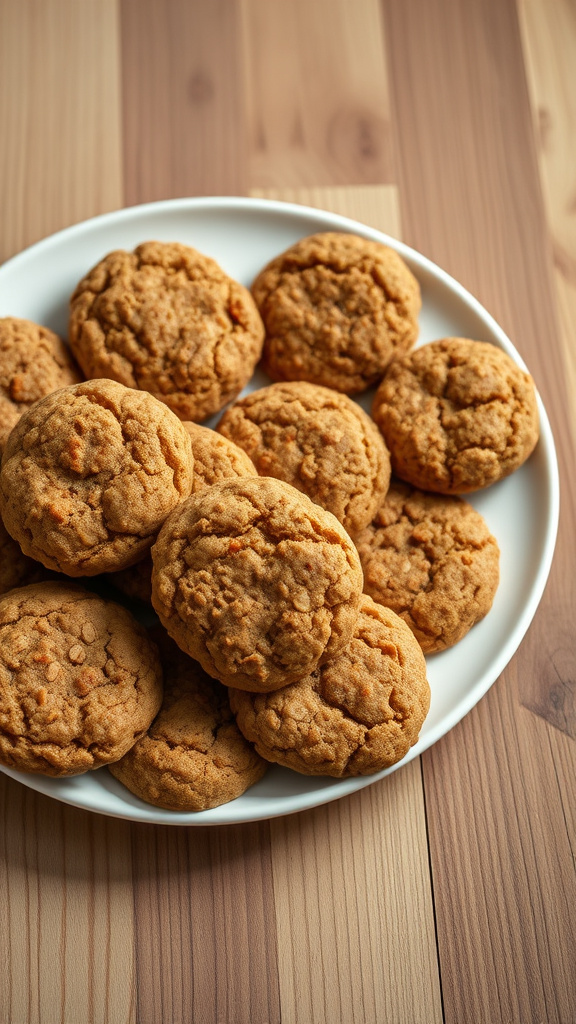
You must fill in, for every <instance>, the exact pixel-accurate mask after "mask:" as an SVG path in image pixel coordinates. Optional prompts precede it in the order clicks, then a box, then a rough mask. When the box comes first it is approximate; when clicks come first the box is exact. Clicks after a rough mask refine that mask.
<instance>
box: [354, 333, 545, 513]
mask: <svg viewBox="0 0 576 1024" xmlns="http://www.w3.org/2000/svg"><path fill="white" fill-rule="evenodd" d="M372 415H373V417H374V419H375V420H376V423H377V424H378V426H379V427H380V430H381V431H382V433H383V435H384V439H385V441H386V444H387V445H388V448H389V449H390V456H391V459H392V471H393V473H395V474H396V476H399V477H400V478H401V479H402V480H406V481H407V482H408V483H411V484H413V485H414V486H415V487H421V488H422V489H423V490H426V491H438V492H439V493H441V494H466V493H467V492H470V491H476V490H479V489H480V488H482V487H488V486H489V485H490V484H493V483H496V481H497V480H501V479H502V478H503V477H505V476H508V475H509V474H510V473H513V472H514V470H516V469H518V467H519V466H521V465H522V463H523V462H524V461H525V460H526V459H527V458H528V456H529V455H530V454H531V453H532V451H533V450H534V448H535V446H536V442H537V441H538V430H539V427H538V407H537V402H536V391H535V388H534V383H533V381H532V378H531V377H530V375H529V374H528V373H525V372H524V370H521V369H520V367H519V366H517V365H516V363H515V362H514V361H513V360H512V359H511V358H510V356H509V355H507V353H506V352H503V351H502V349H499V348H497V347H496V346H495V345H491V344H489V343H488V342H480V341H470V340H469V339H467V338H443V339H442V340H440V341H433V342H431V343H430V344H428V345H424V346H423V347H422V348H420V349H417V350H416V351H415V352H413V353H412V354H411V355H409V356H406V357H405V358H404V359H399V360H395V361H394V362H393V363H391V364H390V367H389V368H388V371H387V373H386V376H385V377H384V379H383V381H382V383H381V384H380V387H379V388H378V391H377V392H376V396H375V398H374V405H373V410H372Z"/></svg>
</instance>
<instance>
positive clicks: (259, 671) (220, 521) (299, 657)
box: [152, 477, 362, 691]
mask: <svg viewBox="0 0 576 1024" xmlns="http://www.w3.org/2000/svg"><path fill="white" fill-rule="evenodd" d="M152 560H153V563H154V568H153V572H152V603H153V605H154V608H155V609H156V611H157V612H158V615H159V616H160V619H161V621H162V623H163V625H164V626H165V627H166V629H167V630H168V632H169V633H170V635H171V636H172V637H173V639H174V640H176V642H177V644H178V645H179V646H180V647H181V648H182V650H184V651H186V652H187V653H188V654H189V655H190V656H191V657H193V658H195V659H196V660H197V661H199V662H200V664H201V665H202V667H203V668H204V670H205V671H206V672H208V674H209V675H211V676H213V677H214V678H215V679H219V680H220V681H221V682H223V683H225V684H227V685H229V686H237V687H239V688H241V689H246V690H255V691H268V690H274V689H277V688H278V687H279V686H285V685H286V684H287V683H289V682H292V681H293V680H295V679H299V678H301V677H302V676H303V675H305V674H306V673H307V672H311V671H313V670H314V669H315V668H316V667H317V665H318V664H319V663H320V662H322V661H325V660H327V659H328V658H330V657H334V656H335V655H336V654H337V653H338V652H339V651H340V650H341V649H342V648H343V647H344V646H345V645H346V644H347V643H348V641H349V640H350V638H351V636H352V633H353V631H354V627H355V625H356V619H357V616H358V605H359V601H360V596H361V593H362V571H361V569H360V561H359V558H358V554H357V552H356V549H355V548H354V545H353V544H352V542H351V540H350V538H349V537H348V534H347V533H346V531H345V530H344V528H343V527H342V526H341V525H340V523H339V522H338V520H337V519H336V518H335V517H334V516H333V515H332V514H331V513H330V512H326V511H325V510H324V509H322V508H320V506H319V505H315V504H314V503H313V502H312V501H310V499H309V498H308V497H306V495H304V494H300V492H299V491H297V490H295V489H294V488H293V487H291V486H290V484H286V483H284V482H283V481H282V480H272V479H270V478H265V477H254V478H246V479H244V480H230V481H227V482H225V483H222V484H216V485H215V486H214V487H208V488H206V490H204V491H202V492H201V493H200V494H197V495H196V496H195V497H192V498H189V499H188V500H187V501H184V502H182V504H181V505H180V506H179V507H178V508H177V509H175V510H174V512H173V513H172V515H170V516H169V517H168V519H167V520H166V523H165V524H164V527H163V528H162V530H161V531H160V534H159V536H158V540H157V541H156V544H155V545H154V547H153V549H152Z"/></svg>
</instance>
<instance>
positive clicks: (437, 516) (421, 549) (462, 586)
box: [355, 481, 500, 654]
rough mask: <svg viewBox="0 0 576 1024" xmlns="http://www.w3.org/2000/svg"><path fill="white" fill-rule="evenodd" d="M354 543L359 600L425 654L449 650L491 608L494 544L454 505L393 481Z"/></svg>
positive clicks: (481, 524) (474, 516) (475, 517)
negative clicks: (391, 620)
mask: <svg viewBox="0 0 576 1024" xmlns="http://www.w3.org/2000/svg"><path fill="white" fill-rule="evenodd" d="M355 542H356V546H357V548H358V553H359V555H360V561H361V562H362V568H363V570H364V589H365V591H366V593H368V594H370V595H371V596H372V597H373V598H374V600H375V601H378V602H380V603H381V604H383V605H386V606H387V607H389V608H392V609H393V610H394V611H395V612H396V613H397V614H398V615H399V616H400V617H401V618H402V619H403V620H404V621H405V622H406V624H407V625H408V626H409V627H410V629H411V630H412V632H413V633H414V635H415V637H416V639H417V640H418V642H419V644H420V645H421V647H422V650H423V651H425V652H426V653H427V654H431V653H433V652H434V651H443V650H445V648H447V647H451V646H453V644H455V643H457V642H458V641H459V640H461V639H462V637H464V636H465V635H466V633H467V632H468V631H469V630H470V629H471V628H472V626H473V625H475V623H476V622H479V621H480V619H482V618H484V616H485V615H486V614H487V613H488V612H489V611H490V608H491V607H492V603H493V601H494V595H495V593H496V590H497V588H498V582H499V573H500V570H499V560H500V553H499V548H498V543H497V541H496V539H495V537H493V536H492V534H491V533H490V531H489V529H488V526H487V525H486V522H485V521H484V519H483V517H482V516H481V515H480V513H479V512H477V511H476V509H474V508H473V507H472V505H470V504H469V503H468V502H467V501H464V500H462V499H461V498H457V497H448V496H447V497H444V496H441V495H438V494H425V493H423V492H422V491H418V490H416V489H415V488H413V487H410V486H408V485H407V484H400V483H397V482H395V481H393V482H392V484H391V486H390V490H389V491H388V494H387V496H386V500H385V502H384V504H383V505H382V507H381V508H380V509H379V511H378V513H377V514H376V516H375V517H374V519H373V521H372V523H371V524H370V525H369V526H367V527H366V529H364V530H362V531H361V533H359V534H358V536H357V537H356V538H355Z"/></svg>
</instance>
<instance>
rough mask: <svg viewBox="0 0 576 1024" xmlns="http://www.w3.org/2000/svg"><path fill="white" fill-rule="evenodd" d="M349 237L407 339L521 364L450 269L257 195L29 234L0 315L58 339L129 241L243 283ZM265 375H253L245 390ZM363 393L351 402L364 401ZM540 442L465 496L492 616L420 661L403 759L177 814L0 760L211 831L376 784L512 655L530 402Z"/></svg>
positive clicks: (106, 779) (533, 537) (535, 533)
mask: <svg viewBox="0 0 576 1024" xmlns="http://www.w3.org/2000/svg"><path fill="white" fill-rule="evenodd" d="M318 231H352V232H355V233H356V234H359V235H363V236H364V237H366V238H372V239H375V240H376V241H380V242H384V243H385V244H387V245H390V246H392V247H393V248H395V249H396V250H397V251H398V252H399V253H400V255H401V256H402V257H403V258H404V259H405V260H406V262H407V263H408V265H409V266H410V267H411V269H412V271H413V272H414V274H415V275H416V277H417V278H418V280H419V281H420V285H421V288H422V299H423V307H422V313H421V316H420V340H419V344H422V343H425V342H427V341H432V340H434V339H435V338H441V337H446V336H464V337H469V338H474V339H477V340H481V341H490V342H493V343H494V344H496V345H498V346H500V348H503V349H504V350H505V351H506V352H508V353H509V355H511V356H512V358H513V359H515V360H516V361H517V362H518V363H519V364H520V365H521V366H524V363H523V362H522V359H521V358H520V356H519V355H518V353H517V352H516V350H515V348H514V347H513V345H512V344H511V342H510V341H509V339H508V338H507V337H506V335H505V334H504V332H503V331H502V330H501V329H500V327H498V325H497V324H496V323H495V321H494V320H493V319H492V317H491V316H490V315H489V314H488V313H487V312H486V310H485V309H484V308H483V307H482V306H481V305H480V303H479V302H477V301H476V300H475V299H474V298H473V297H472V296H471V295H470V294H469V293H468V292H467V291H466V290H465V289H464V288H462V286H461V285H459V284H458V283H457V282H456V281H454V280H453V279H452V278H451V277H449V276H448V274H446V273H444V271H442V270H440V269H439V268H438V267H437V266H435V265H434V264H433V263H431V262H430V261H429V260H427V259H425V258H424V257H423V256H421V255H419V254H418V253H417V252H414V250H412V249H409V248H408V247H407V246H405V245H402V244H400V243H399V242H397V241H395V240H394V239H392V238H389V237H388V236H386V235H383V234H381V232H379V231H375V230H373V229H371V228H368V227H366V226H364V225H362V224H358V223H357V222H356V221H352V220H348V219H346V218H344V217H339V216H336V215H335V214H331V213H325V212H322V211H319V210H314V209H309V208H307V207H303V206H295V205H292V204H286V203H277V202H268V201H266V200H258V199H256V200H251V199H235V198H234V199H232V198H209V199H204V198H202V199H182V200H170V201H167V202H161V203H151V204H149V205H146V206H140V207H133V208H130V209H126V210H120V211H118V212H117V213H112V214H108V215H105V216H103V217H96V218H94V219H93V220H89V221H86V222H84V223H82V224H77V225H75V226H74V227H71V228H68V229H67V230H65V231H61V232H59V233H58V234H56V235H53V236H52V237H50V238H47V239H45V240H44V241H42V242H39V243H38V244H37V245H34V246H32V247H31V248H30V249H27V250H25V251H24V252H22V253H20V254H19V255H18V256H16V257H14V259H12V260H10V261H9V262H8V263H5V264H4V266H3V267H1V268H0V315H1V316H20V317H27V318H28V319H30V320H34V321H36V322H38V323H41V324H44V325H46V326H47V327H51V328H52V329H53V330H55V331H57V332H58V333H59V334H61V335H63V336H64V337H65V336H66V331H67V316H68V299H69V297H70V294H71V293H72V291H73V289H74V287H75V285H76V284H77V282H78V281H79V280H80V278H81V277H82V276H83V275H84V274H85V273H86V271H87V270H89V269H90V267H92V266H93V265H94V264H95V263H97V262H98V260H100V259H101V258H102V257H103V256H104V255H105V254H106V253H107V252H109V251H110V250H112V249H116V248H125V249H132V248H133V247H134V246H136V245H137V244H138V243H140V242H144V241H148V240H151V239H156V240H160V241H180V242H185V243H187V244H190V245H192V246H194V247H195V248H196V249H199V250H200V251H201V252H204V253H206V254H208V255H210V256H212V257H214V258H215V259H216V260H217V261H218V262H219V263H220V264H221V265H222V267H223V268H224V269H225V270H226V271H227V272H228V273H229V274H230V275H231V276H232V277H234V278H236V279H237V280H239V281H241V282H242V283H243V284H245V285H250V283H251V281H252V280H253V278H254V277H255V275H256V273H257V272H258V271H259V270H260V269H261V268H262V267H263V266H264V264H265V263H267V262H268V261H269V260H270V259H271V258H272V257H273V256H276V255H278V254H279V253H280V252H282V251H283V250H284V249H286V248H287V247H288V246H289V245H291V244H292V243H294V242H295V241H297V239H299V238H302V237H303V236H305V235H311V234H313V233H315V232H318ZM264 383H267V380H266V379H265V378H264V377H261V378H259V377H256V378H255V380H254V381H253V382H252V385H251V387H252V388H253V387H255V386H258V385H261V384H264ZM368 401H369V398H368V397H365V398H364V399H363V403H362V404H364V405H365V406H366V407H369V406H368V404H367V403H368ZM540 415H541V437H540V441H539V444H538V446H537V448H536V450H535V452H534V453H533V455H532V457H531V458H530V459H529V460H528V462H527V463H526V464H525V465H524V466H523V467H522V468H521V469H520V470H519V471H518V472H517V473H515V474H514V475H513V476H511V477H509V478H508V479H506V480H504V481H502V482H501V483H499V484H496V485H495V486H493V487H490V488H489V489H488V490H486V491H484V492H480V493H478V494H476V495H473V496H472V497H471V499H470V500H471V501H472V503H473V504H474V505H475V506H476V508H477V509H478V510H479V511H480V512H481V513H482V515H483V516H484V517H485V519H486V521H487V523H488V526H489V528H490V530H491V531H492V533H494V535H495V536H496V538H497V539H498V542H499V544H500V549H501V582H500V586H499V589H498V592H497V594H496V599H495V601H494V605H493V607H492V610H491V611H490V613H489V614H488V615H487V616H486V618H485V619H484V620H483V621H482V622H480V623H478V624H477V625H476V626H474V628H473V629H472V630H471V631H470V633H468V635H467V636H466V637H465V638H464V639H463V640H461V641H460V643H459V644H457V645H456V646H455V647H453V648H452V649H450V650H448V651H444V652H442V653H441V654H436V655H433V656H431V657H429V658H428V659H427V661H428V678H429V680H430V686H431V690H432V703H431V708H430V713H429V715H428V718H427V719H426V722H425V723H424V727H423V729H422V732H421V735H420V739H419V742H418V743H417V745H416V746H414V747H413V748H412V749H411V751H410V753H409V754H408V756H407V757H406V758H404V760H403V761H401V762H400V764H399V765H395V766H394V767H393V768H391V769H388V771H387V772H380V773H379V774H378V775H372V776H369V777H367V778H360V779H346V780H336V779H328V778H308V777H306V776H304V775H298V774H297V773H295V772H291V771H289V770H288V769H285V768H279V767H277V766H273V767H272V766H271V767H270V769H269V771H268V772H267V774H266V776H265V777H264V779H262V781H261V782H259V783H258V784H257V785H255V786H253V787H252V789H250V790H248V792H247V793H245V794H244V795H243V796H241V797H239V798H238V799H237V800H234V801H232V802H231V803H229V804H224V805H223V806H222V807H216V808H214V809H213V810H210V811H203V812H201V813H196V814H193V813H186V814H177V813H174V812H171V811H163V810H160V809H159V808H156V807H152V806H150V805H148V804H145V803H143V802H142V801H141V800H139V799H137V798H136V797H134V796H132V794H131V793H129V792H128V790H127V789H125V788H124V787H123V786H122V785H121V784H120V783H119V782H117V781H116V780H115V779H114V778H112V776H111V775H110V773H109V772H108V771H107V769H105V768H101V769H99V770H98V771H95V772H89V773H88V774H87V775H81V776H77V777H74V778H68V779H50V778H45V777H43V776H40V775H27V774H22V773H19V772H14V771H12V770H9V769H6V768H4V769H3V771H5V772H6V774H8V775H10V776H11V777H12V778H14V779H18V781H20V782H22V783H23V784H24V785H26V786H30V787H31V788H32V789H35V790H37V791H39V792H41V793H45V794H47V795H48V796H52V797H55V798H56V799H58V800H63V801H65V802H66V803H69V804H73V805H74V806H76V807H83V808H86V809H88V810H91V811H98V812H100V813H103V814H110V815H114V816H117V817H121V818H129V819H131V820H133V821H149V822H156V823H162V824H177V825H208V824H213V825H220V824H227V823H233V822H243V821H255V820H258V819H264V818H271V817H275V816H276V815H281V814H290V813H292V812H294V811H300V810H303V809H305V808H309V807H315V806H317V805H318V804H322V803H326V802H328V801H330V800H336V799H338V798H339V797H342V796H345V795H347V794H348V793H353V792H355V791H356V790H359V789H362V788H363V787H364V786H368V785H370V784H371V783H372V782H374V781H375V780H377V779H380V778H382V777H383V776H384V775H386V774H388V773H389V772H390V771H394V770H395V768H397V767H401V766H402V765H403V764H405V763H406V762H407V761H408V760H411V759H412V758H413V757H416V756H417V755H418V754H421V753H422V751H424V750H426V749H427V748H428V747H430V746H431V745H432V744H433V743H435V742H436V741H437V740H438V739H440V737H441V736H443V735H444V734H445V733H446V732H448V730H449V729H451V728H452V727H453V726H454V725H456V723H457V722H459V721H460V719H461V718H463V716H464V715H465V714H467V712H468V711H470V709H471V708H472V707H474V705H475V704H476V703H477V702H478V701H479V700H480V698H481V697H482V696H483V695H484V694H485V693H486V691H487V690H488V688H489V687H490V686H491V685H492V683H493V682H494V681H495V680H496V679H497V678H498V676H499V675H500V673H501V672H502V670H503V669H504V667H505V666H506V665H507V663H508V662H509V661H510V659H511V657H512V655H513V654H514V652H515V651H516V649H517V648H518V645H519V644H520V641H521V640H522V637H523V636H524V634H525V633H526V630H527V629H528V626H529V625H530V622H531V620H532V617H533V615H534V612H535V611H536V608H537V606H538V603H539V601H540V598H541V596H542V592H543V590H544V586H545V583H546V579H547V577H548V572H549V570H550V564H551V561H552V554H553V550H554V544H555V540H556V530H557V522H558V468H557V461H556V453H555V450H554V442H553V438H552V433H551V430H550V425H549V422H548V417H547V415H546V412H545V410H544V407H543V405H542V403H540Z"/></svg>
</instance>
